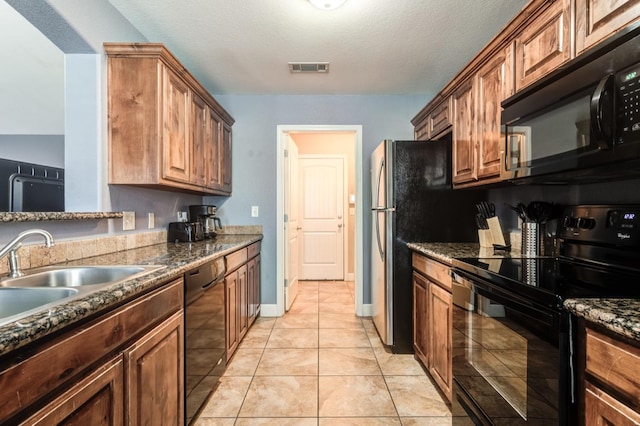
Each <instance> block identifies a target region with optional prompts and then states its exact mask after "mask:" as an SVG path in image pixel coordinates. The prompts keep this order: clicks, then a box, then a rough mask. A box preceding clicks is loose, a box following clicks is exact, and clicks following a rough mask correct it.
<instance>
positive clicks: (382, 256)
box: [374, 213, 384, 261]
mask: <svg viewBox="0 0 640 426" xmlns="http://www.w3.org/2000/svg"><path fill="white" fill-rule="evenodd" d="M379 215H380V213H378V214H376V217H375V218H374V220H375V221H376V239H377V240H378V252H379V253H380V259H382V260H383V261H384V250H383V249H382V241H380V221H379V220H378V216H379Z"/></svg>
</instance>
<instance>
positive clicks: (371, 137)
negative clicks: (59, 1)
mask: <svg viewBox="0 0 640 426" xmlns="http://www.w3.org/2000/svg"><path fill="white" fill-rule="evenodd" d="M216 99H217V100H218V101H219V102H220V103H221V104H222V106H223V107H224V108H225V109H226V110H227V111H229V113H230V114H231V115H232V116H233V118H235V120H236V123H235V124H234V126H233V162H232V166H233V195H232V196H231V197H205V198H204V202H205V203H211V204H215V205H217V206H218V207H219V211H220V217H221V219H222V222H223V224H232V225H240V224H261V225H263V230H264V240H263V244H262V282H263V284H262V303H265V304H275V303H276V257H277V253H276V219H277V218H276V176H277V170H276V163H277V158H276V156H277V152H276V151H277V126H278V125H281V124H283V125H297V124H299V125H313V124H315V125H362V132H363V134H362V154H363V157H364V161H363V163H362V170H363V174H364V176H363V188H364V194H363V207H364V209H363V210H364V211H363V212H360V214H362V216H361V217H362V219H363V220H364V259H363V260H364V277H363V283H364V303H370V300H371V299H370V291H369V260H368V256H369V250H370V242H371V233H370V231H369V229H370V221H369V214H368V210H367V206H369V205H370V202H371V201H370V198H371V197H370V195H369V189H368V188H369V168H370V165H369V157H370V154H371V152H372V151H373V149H374V148H375V147H376V146H377V145H378V143H379V142H380V141H381V140H382V139H385V138H392V139H412V138H413V126H412V125H411V122H410V120H411V118H412V117H414V116H415V115H416V114H417V113H418V111H419V110H420V109H421V108H422V107H423V106H424V105H425V104H426V103H427V101H428V100H429V99H428V98H427V97H425V96H318V95H314V96H303V95H300V96H289V95H288V96H285V95H265V96H251V95H217V96H216ZM252 205H257V206H259V207H260V217H258V218H252V217H251V206H252Z"/></svg>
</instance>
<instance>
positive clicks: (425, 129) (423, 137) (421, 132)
mask: <svg viewBox="0 0 640 426" xmlns="http://www.w3.org/2000/svg"><path fill="white" fill-rule="evenodd" d="M413 138H414V139H415V140H417V141H427V140H429V120H428V118H425V119H423V120H422V121H421V122H420V123H418V124H417V125H416V126H415V127H414V129H413Z"/></svg>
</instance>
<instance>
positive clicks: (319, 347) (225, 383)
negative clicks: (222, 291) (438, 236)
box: [196, 281, 451, 426]
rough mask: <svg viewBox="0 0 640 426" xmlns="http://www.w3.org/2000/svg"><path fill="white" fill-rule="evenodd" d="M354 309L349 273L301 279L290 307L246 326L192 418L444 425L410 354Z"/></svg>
mask: <svg viewBox="0 0 640 426" xmlns="http://www.w3.org/2000/svg"><path fill="white" fill-rule="evenodd" d="M353 312H354V290H353V283H352V282H343V281H336V282H333V281H320V282H318V281H304V282H300V292H299V294H298V297H297V298H296V300H295V302H294V304H293V306H292V308H291V310H290V311H289V312H288V313H286V314H285V315H284V316H283V317H281V318H259V319H258V320H257V321H256V323H255V324H254V326H253V327H252V328H251V330H250V331H249V332H248V333H247V335H246V337H245V338H244V340H243V341H242V343H241V344H240V347H239V348H238V350H237V351H236V353H235V355H234V356H233V358H232V360H231V362H230V363H229V365H228V367H227V370H226V372H225V374H224V376H223V377H222V378H221V379H220V385H219V387H218V389H217V390H216V392H215V393H214V395H213V397H212V398H211V400H210V401H209V403H208V404H207V406H206V407H205V408H204V409H203V411H202V412H201V414H200V418H199V420H198V421H197V422H196V425H198V426H218V425H220V426H231V425H235V426H242V425H300V426H307V425H309V426H312V425H318V426H330V425H341V426H342V425H429V426H436V425H438V426H439V425H450V424H451V418H450V414H449V410H448V408H447V406H446V405H445V404H444V403H443V401H442V398H441V397H440V395H439V393H438V391H437V390H436V389H435V387H434V385H433V384H432V383H431V381H430V379H429V378H428V377H427V376H426V374H425V373H424V371H423V370H422V368H421V366H420V365H419V364H418V362H417V361H415V360H414V358H413V355H393V354H391V353H389V352H387V351H386V350H385V349H384V348H383V347H382V345H381V343H380V339H379V337H378V335H377V333H376V330H375V328H374V326H373V323H372V321H371V320H370V319H369V318H358V317H356V316H355V315H354V313H353Z"/></svg>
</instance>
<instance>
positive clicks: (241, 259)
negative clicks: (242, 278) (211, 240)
mask: <svg viewBox="0 0 640 426" xmlns="http://www.w3.org/2000/svg"><path fill="white" fill-rule="evenodd" d="M224 258H225V260H226V262H227V272H231V271H233V270H234V269H237V268H238V267H239V266H240V265H242V264H244V263H247V259H248V258H247V248H246V247H245V248H242V249H240V250H238V251H234V252H233V253H231V254H228V255H226V256H225V257H224Z"/></svg>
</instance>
